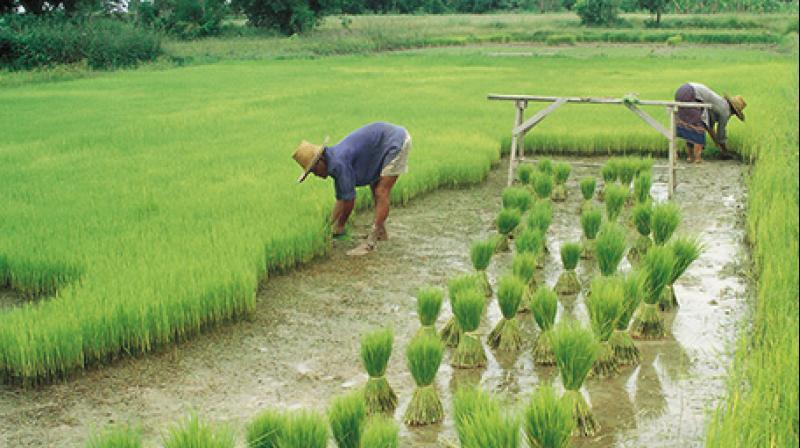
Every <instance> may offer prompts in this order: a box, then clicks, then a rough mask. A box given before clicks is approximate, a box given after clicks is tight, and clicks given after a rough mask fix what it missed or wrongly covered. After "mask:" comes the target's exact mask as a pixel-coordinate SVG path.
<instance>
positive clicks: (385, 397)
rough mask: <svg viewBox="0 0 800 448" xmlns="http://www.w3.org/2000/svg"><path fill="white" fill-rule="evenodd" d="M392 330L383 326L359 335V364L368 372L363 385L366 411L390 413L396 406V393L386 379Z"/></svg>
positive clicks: (390, 354)
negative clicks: (367, 377)
mask: <svg viewBox="0 0 800 448" xmlns="http://www.w3.org/2000/svg"><path fill="white" fill-rule="evenodd" d="M393 342H394V332H393V331H392V329H390V328H383V329H379V330H374V331H371V332H369V333H365V334H364V335H362V336H361V364H362V365H363V366H364V370H366V371H367V373H368V374H369V379H368V380H367V384H366V385H365V386H364V400H365V401H366V403H367V413H368V414H369V415H372V414H392V413H393V412H394V410H395V408H396V407H397V395H396V394H395V393H394V390H392V387H391V386H390V385H389V382H388V381H387V380H386V376H385V375H386V366H387V365H388V364H389V357H391V356H392V345H393Z"/></svg>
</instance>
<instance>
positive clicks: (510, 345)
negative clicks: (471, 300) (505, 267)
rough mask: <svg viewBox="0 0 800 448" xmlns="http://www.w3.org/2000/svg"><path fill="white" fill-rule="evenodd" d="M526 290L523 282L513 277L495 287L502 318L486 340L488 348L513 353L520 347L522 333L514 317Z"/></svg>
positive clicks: (503, 279) (508, 276)
mask: <svg viewBox="0 0 800 448" xmlns="http://www.w3.org/2000/svg"><path fill="white" fill-rule="evenodd" d="M526 288H527V285H526V284H525V282H523V281H522V280H520V279H519V278H518V277H516V276H514V275H506V276H504V277H502V278H501V279H500V282H499V285H498V287H497V304H498V305H499V306H500V312H501V313H502V315H503V318H502V319H500V321H498V322H497V325H495V327H494V329H493V330H492V331H491V332H490V333H489V336H488V337H487V339H486V342H487V343H488V344H489V346H490V347H492V348H494V349H497V350H501V351H509V352H513V351H516V350H518V349H519V348H520V346H521V345H522V333H520V329H519V323H518V322H517V320H516V319H515V317H516V315H517V311H518V310H519V306H520V304H521V303H522V299H523V297H524V295H525V290H526Z"/></svg>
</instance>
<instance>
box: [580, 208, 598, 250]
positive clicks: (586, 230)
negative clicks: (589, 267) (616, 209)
mask: <svg viewBox="0 0 800 448" xmlns="http://www.w3.org/2000/svg"><path fill="white" fill-rule="evenodd" d="M602 221H603V215H601V214H600V210H598V209H597V207H594V206H592V207H589V208H588V209H586V210H584V211H583V213H581V228H582V229H583V236H582V237H581V246H582V247H583V251H582V252H581V258H584V259H592V258H594V250H595V249H594V246H595V238H596V237H597V232H599V231H600V224H601V223H602Z"/></svg>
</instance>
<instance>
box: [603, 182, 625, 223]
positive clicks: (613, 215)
mask: <svg viewBox="0 0 800 448" xmlns="http://www.w3.org/2000/svg"><path fill="white" fill-rule="evenodd" d="M628 192H629V190H628V187H624V186H622V185H619V184H611V185H606V188H605V199H604V200H603V201H604V202H605V204H606V218H607V219H608V222H616V221H617V218H619V215H620V213H622V208H623V207H624V206H625V201H626V200H627V199H628Z"/></svg>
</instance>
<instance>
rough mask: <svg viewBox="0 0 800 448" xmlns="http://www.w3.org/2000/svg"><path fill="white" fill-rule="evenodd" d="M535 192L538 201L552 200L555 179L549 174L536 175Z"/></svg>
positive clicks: (534, 176)
mask: <svg viewBox="0 0 800 448" xmlns="http://www.w3.org/2000/svg"><path fill="white" fill-rule="evenodd" d="M533 191H534V193H536V197H537V198H538V199H550V196H551V195H552V193H553V177H552V176H551V175H549V174H547V173H535V174H534V175H533Z"/></svg>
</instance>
